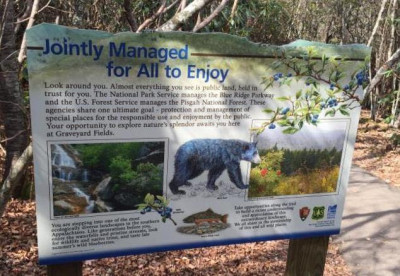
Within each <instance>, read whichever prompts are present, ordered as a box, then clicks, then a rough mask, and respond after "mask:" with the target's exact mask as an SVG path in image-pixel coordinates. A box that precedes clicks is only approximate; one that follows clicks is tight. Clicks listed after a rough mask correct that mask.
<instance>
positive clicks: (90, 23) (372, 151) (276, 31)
mask: <svg viewBox="0 0 400 276" xmlns="http://www.w3.org/2000/svg"><path fill="white" fill-rule="evenodd" d="M398 2H399V1H398V0H382V1H375V0H325V1H319V0H254V1H244V0H214V1H213V0H193V1H190V0H160V1H145V0H88V1H84V0H65V1H64V0H49V1H46V0H24V1H23V0H0V19H1V21H0V30H1V32H0V183H1V185H0V187H1V188H0V214H2V215H3V213H4V216H3V218H2V223H3V219H4V218H5V217H6V216H8V215H9V209H7V210H8V211H6V212H4V210H5V208H6V206H7V203H8V202H9V200H10V199H11V198H15V199H25V200H34V185H33V176H32V163H31V162H32V149H31V146H30V142H31V141H30V140H31V137H30V135H31V134H30V131H31V130H30V118H29V116H30V115H29V89H28V72H27V70H26V41H25V31H26V29H28V28H30V27H32V26H33V25H34V24H39V23H42V22H47V23H55V24H60V25H65V26H70V27H76V28H84V29H94V30H104V31H108V32H123V31H131V32H142V31H149V30H157V31H188V32H223V33H229V34H233V35H238V36H241V37H246V38H248V39H249V40H251V41H253V42H259V43H266V44H276V45H282V44H286V43H290V42H292V41H294V40H297V39H305V40H311V41H319V42H324V43H330V44H352V43H362V44H366V45H368V46H370V47H372V56H371V62H370V70H369V75H370V83H369V85H368V86H367V87H366V88H365V91H364V94H365V98H364V101H363V102H362V105H363V109H364V110H363V116H362V119H361V122H360V129H359V134H358V138H357V139H358V140H357V144H356V151H355V156H354V163H355V164H358V165H360V166H362V167H364V168H366V169H368V170H370V171H371V172H373V173H374V174H376V175H378V176H380V177H381V178H383V179H384V180H385V181H386V182H388V183H390V184H392V185H397V186H398V185H399V183H398V179H400V175H399V172H397V171H398V169H396V168H398V167H399V165H400V161H399V160H398V159H399V158H398V153H399V148H397V146H398V145H399V144H400V132H399V126H400V114H399V113H400V108H399V105H400V103H399V102H400V93H399V81H400V64H399V60H400V27H399V26H400V7H399V3H398ZM13 204H14V205H17V206H20V207H21V208H32V204H33V203H30V202H29V201H17V203H16V201H12V202H11V205H10V206H11V208H13V207H12V206H14V205H13ZM24 204H25V205H24ZM8 208H10V207H8ZM29 214H31V216H33V213H32V212H31V213H29ZM31 219H34V218H31ZM6 223H7V222H6ZM6 225H7V224H6ZM3 226H4V225H3ZM3 226H2V227H1V228H3V229H4V227H3ZM21 227H22V226H21ZM20 230H21V229H20ZM18 231H19V230H18ZM21 231H22V230H21ZM18 233H19V232H18ZM31 234H32V233H31ZM33 234H34V233H33ZM33 234H32V235H33ZM31 246H33V249H32V248H31V249H29V248H28V249H27V250H33V251H32V252H34V244H33V245H31ZM29 252H31V251H29ZM2 254H5V253H2ZM32 254H33V255H32V256H34V255H35V254H34V253H32ZM1 256H2V258H1V261H2V260H3V259H4V258H3V255H1ZM29 261H32V260H31V259H29Z"/></svg>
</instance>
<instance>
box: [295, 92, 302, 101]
mask: <svg viewBox="0 0 400 276" xmlns="http://www.w3.org/2000/svg"><path fill="white" fill-rule="evenodd" d="M301 92H302V91H301V90H299V91H297V92H296V100H297V99H299V98H300V97H301V94H302V93H301Z"/></svg>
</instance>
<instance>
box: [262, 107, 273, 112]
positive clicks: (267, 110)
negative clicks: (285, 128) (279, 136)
mask: <svg viewBox="0 0 400 276" xmlns="http://www.w3.org/2000/svg"><path fill="white" fill-rule="evenodd" d="M263 112H264V113H275V110H272V109H269V108H266V109H264V110H263Z"/></svg>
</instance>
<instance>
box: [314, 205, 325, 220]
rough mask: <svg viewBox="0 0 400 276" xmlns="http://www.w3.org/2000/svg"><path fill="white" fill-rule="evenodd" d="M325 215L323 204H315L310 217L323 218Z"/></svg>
mask: <svg viewBox="0 0 400 276" xmlns="http://www.w3.org/2000/svg"><path fill="white" fill-rule="evenodd" d="M324 216H325V206H315V207H314V208H313V213H312V216H311V218H312V219H313V220H319V219H323V218H324Z"/></svg>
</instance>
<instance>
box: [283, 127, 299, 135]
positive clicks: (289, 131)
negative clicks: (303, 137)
mask: <svg viewBox="0 0 400 276" xmlns="http://www.w3.org/2000/svg"><path fill="white" fill-rule="evenodd" d="M297 131H299V129H298V128H295V127H288V128H287V129H284V130H283V131H282V132H283V133H284V134H295V133H296V132H297Z"/></svg>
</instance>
